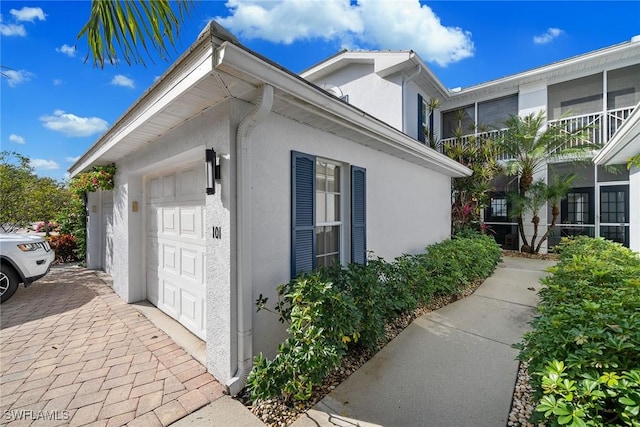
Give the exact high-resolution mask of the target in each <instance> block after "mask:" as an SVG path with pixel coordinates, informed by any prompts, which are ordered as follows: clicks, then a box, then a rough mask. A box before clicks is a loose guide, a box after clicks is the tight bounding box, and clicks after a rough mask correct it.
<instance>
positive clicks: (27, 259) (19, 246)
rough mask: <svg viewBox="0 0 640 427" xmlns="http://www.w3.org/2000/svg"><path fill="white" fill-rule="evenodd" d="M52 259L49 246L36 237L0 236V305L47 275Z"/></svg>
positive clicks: (7, 234)
mask: <svg viewBox="0 0 640 427" xmlns="http://www.w3.org/2000/svg"><path fill="white" fill-rule="evenodd" d="M54 258H55V253H54V251H52V250H51V247H50V246H49V243H48V242H47V241H46V240H45V239H43V238H42V237H39V236H29V235H26V234H13V233H0V302H2V303H3V302H5V301H7V300H8V299H9V298H11V297H12V296H13V294H14V293H15V292H16V290H17V289H18V285H19V284H20V283H24V286H25V288H26V287H27V286H29V285H31V284H32V283H33V282H34V281H36V280H38V279H40V278H41V277H43V276H44V275H46V274H47V273H48V272H49V269H50V268H51V263H52V262H53V260H54Z"/></svg>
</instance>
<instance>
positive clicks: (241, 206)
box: [225, 85, 273, 396]
mask: <svg viewBox="0 0 640 427" xmlns="http://www.w3.org/2000/svg"><path fill="white" fill-rule="evenodd" d="M256 104H257V105H256V106H255V108H254V109H253V110H251V112H249V114H247V116H246V117H245V118H244V119H243V120H242V122H240V125H238V131H237V135H236V159H237V165H236V194H237V201H236V203H237V206H236V215H237V239H238V240H237V249H236V250H237V253H236V257H237V274H236V276H237V277H236V282H237V285H236V292H237V296H236V301H237V309H236V310H237V316H238V360H237V368H236V373H235V374H234V376H233V378H231V379H230V380H228V381H227V383H226V384H225V385H226V387H227V391H228V393H229V394H230V395H232V396H234V395H236V394H238V393H239V392H240V391H241V390H242V389H243V388H244V386H245V385H246V384H247V376H248V375H249V372H250V371H251V368H252V365H253V350H252V319H251V316H252V313H253V310H252V309H251V307H252V306H253V295H252V281H253V277H252V276H253V272H252V262H253V260H252V253H251V151H250V150H249V137H250V135H251V133H252V132H253V130H254V129H255V127H256V126H258V125H259V124H260V123H262V122H263V121H264V120H265V119H266V118H267V116H268V115H269V113H270V112H271V107H272V106H273V86H269V85H262V92H261V94H260V95H259V96H258V98H257V99H256Z"/></svg>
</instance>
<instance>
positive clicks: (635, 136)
mask: <svg viewBox="0 0 640 427" xmlns="http://www.w3.org/2000/svg"><path fill="white" fill-rule="evenodd" d="M638 154H640V103H639V104H638V105H636V107H635V109H634V110H633V112H632V113H631V115H630V116H629V118H628V119H627V120H626V121H625V122H624V123H623V124H622V126H620V128H619V129H618V130H617V132H616V133H615V134H614V135H613V138H611V140H610V141H609V142H608V143H607V145H605V146H604V147H603V148H602V149H601V150H600V152H599V153H598V154H597V155H596V156H595V157H594V158H593V162H594V163H595V164H597V165H616V164H624V163H627V161H629V159H630V158H631V157H633V156H636V155H638Z"/></svg>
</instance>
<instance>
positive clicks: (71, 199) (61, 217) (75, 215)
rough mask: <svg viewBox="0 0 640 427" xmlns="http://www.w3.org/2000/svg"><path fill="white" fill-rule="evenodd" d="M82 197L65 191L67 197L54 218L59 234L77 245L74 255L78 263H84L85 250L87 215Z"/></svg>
mask: <svg viewBox="0 0 640 427" xmlns="http://www.w3.org/2000/svg"><path fill="white" fill-rule="evenodd" d="M83 197H84V196H79V195H78V194H76V193H74V192H73V191H71V190H67V197H66V198H65V200H64V203H63V205H62V208H61V209H60V212H59V214H58V216H57V218H56V221H57V223H58V231H59V232H60V234H70V235H72V236H73V237H74V238H75V241H76V245H77V250H76V252H75V254H76V259H77V260H78V261H84V259H85V257H86V248H87V228H86V221H87V214H86V210H85V206H84V200H83Z"/></svg>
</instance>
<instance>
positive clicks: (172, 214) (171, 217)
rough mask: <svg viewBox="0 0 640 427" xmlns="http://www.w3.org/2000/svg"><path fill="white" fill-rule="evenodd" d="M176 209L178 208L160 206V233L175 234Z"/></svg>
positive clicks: (176, 229)
mask: <svg viewBox="0 0 640 427" xmlns="http://www.w3.org/2000/svg"><path fill="white" fill-rule="evenodd" d="M177 211H178V208H167V207H165V208H162V233H163V234H174V235H175V234H177V231H178V227H177V226H178V224H177V222H178V221H177V218H176V216H177Z"/></svg>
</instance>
